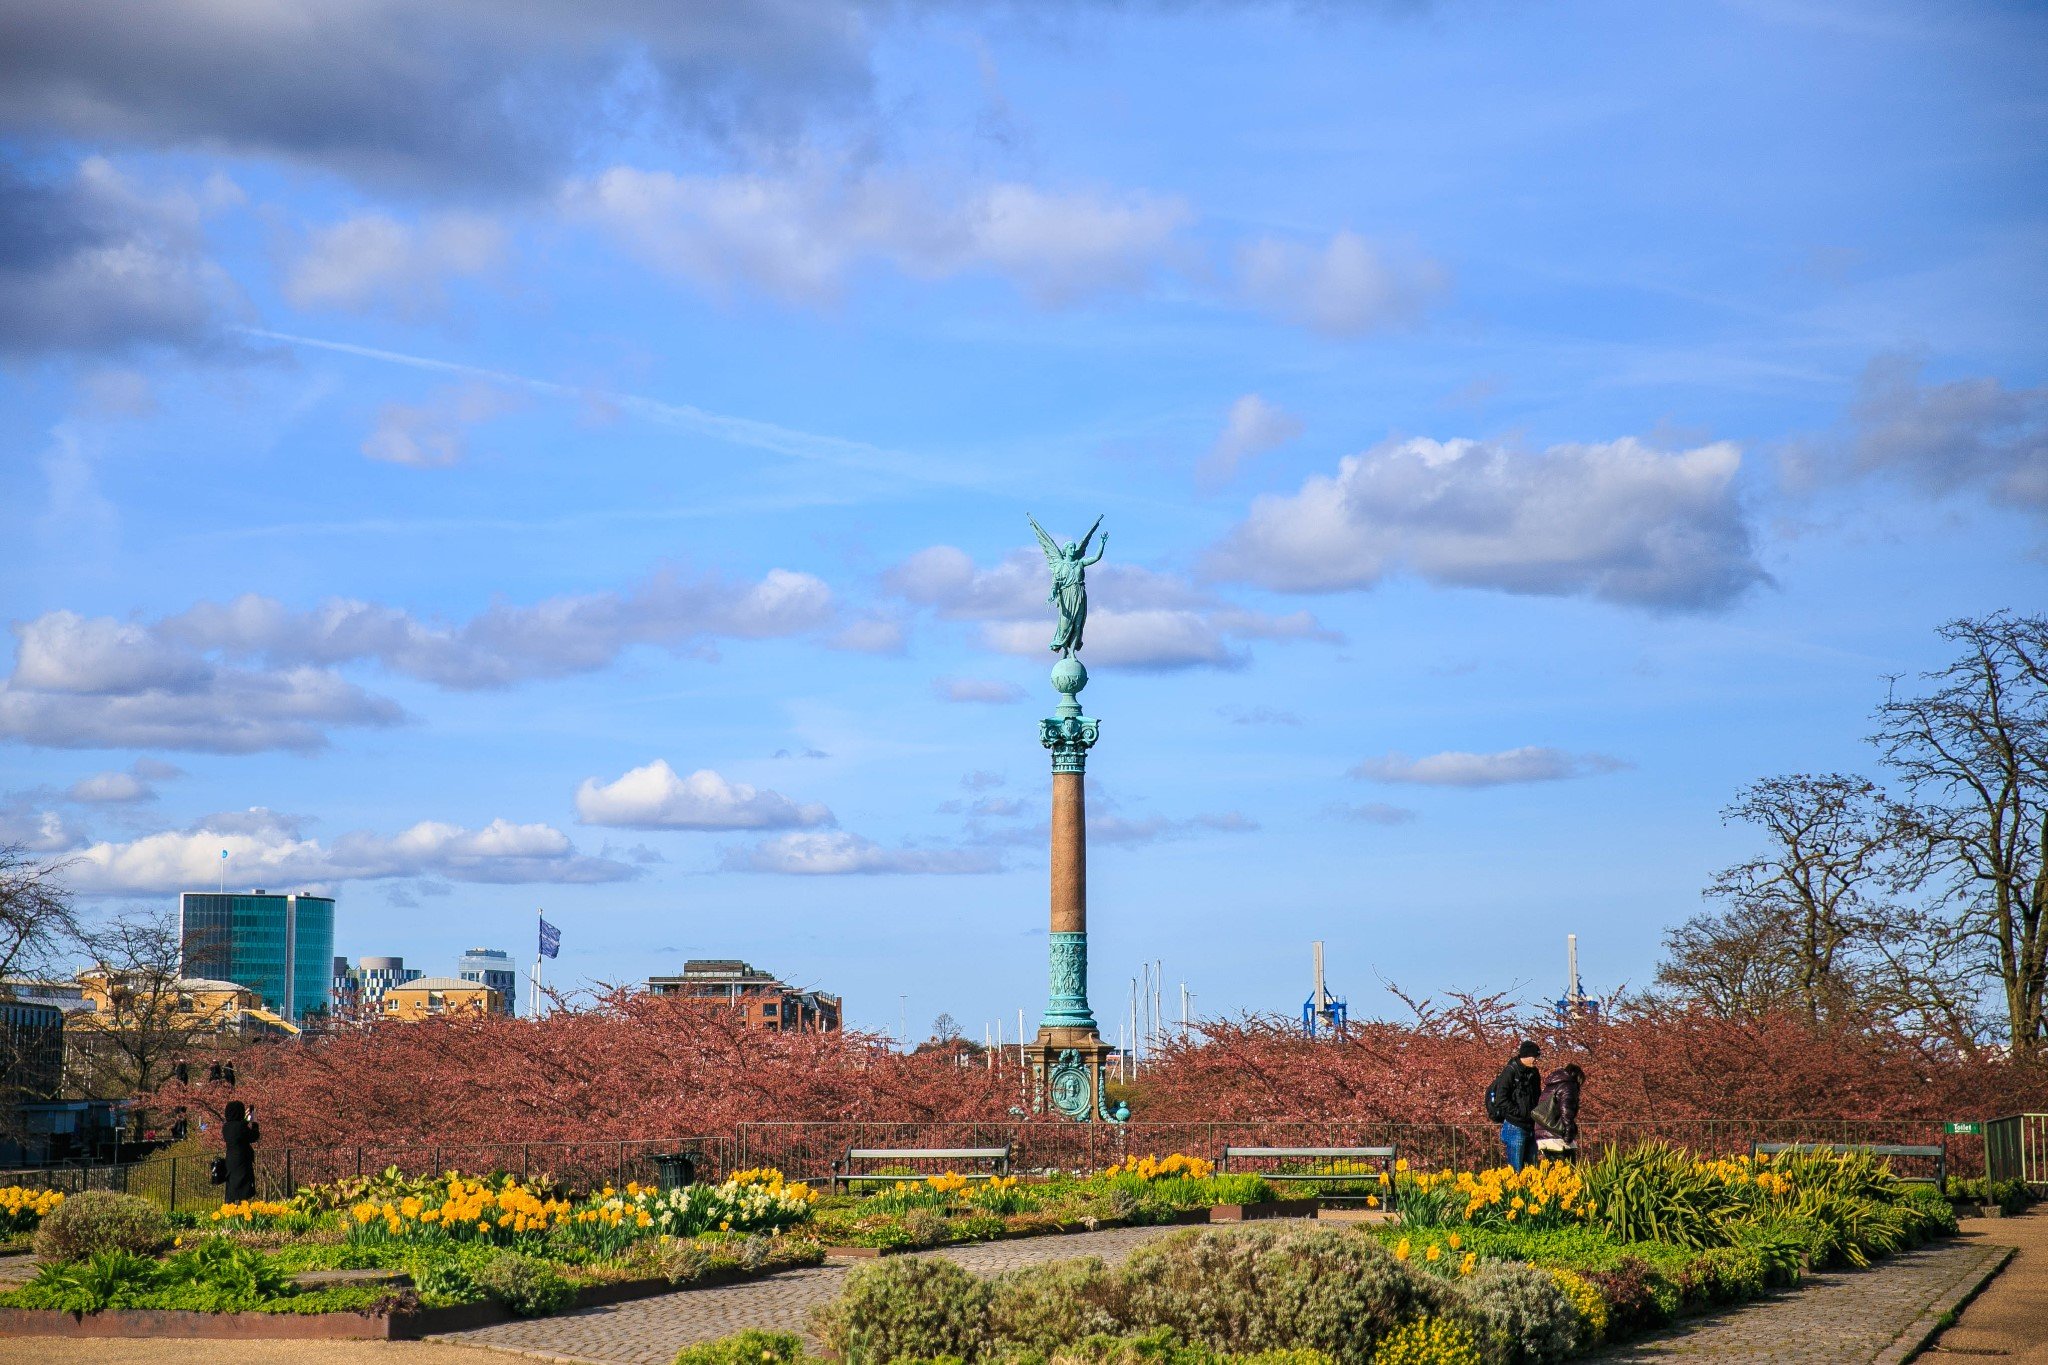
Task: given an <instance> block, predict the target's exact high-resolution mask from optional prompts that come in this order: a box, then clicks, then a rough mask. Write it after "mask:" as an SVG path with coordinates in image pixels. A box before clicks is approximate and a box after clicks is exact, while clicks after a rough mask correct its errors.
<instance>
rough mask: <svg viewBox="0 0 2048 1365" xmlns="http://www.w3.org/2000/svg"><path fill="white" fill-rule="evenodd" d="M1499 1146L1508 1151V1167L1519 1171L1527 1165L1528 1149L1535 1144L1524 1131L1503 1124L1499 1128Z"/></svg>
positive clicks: (1510, 1124) (1508, 1124)
mask: <svg viewBox="0 0 2048 1365" xmlns="http://www.w3.org/2000/svg"><path fill="white" fill-rule="evenodd" d="M1500 1145H1501V1146H1503V1147H1505V1148H1507V1150H1508V1165H1510V1166H1512V1167H1514V1168H1515V1169H1516V1170H1518V1171H1519V1170H1521V1169H1522V1167H1523V1166H1525V1165H1527V1164H1528V1162H1529V1156H1530V1148H1532V1147H1534V1146H1535V1145H1536V1142H1535V1139H1534V1138H1532V1137H1530V1135H1529V1134H1528V1132H1527V1131H1526V1130H1524V1129H1521V1128H1517V1127H1516V1126H1515V1125H1514V1124H1512V1123H1503V1124H1502V1125H1501V1126H1500Z"/></svg>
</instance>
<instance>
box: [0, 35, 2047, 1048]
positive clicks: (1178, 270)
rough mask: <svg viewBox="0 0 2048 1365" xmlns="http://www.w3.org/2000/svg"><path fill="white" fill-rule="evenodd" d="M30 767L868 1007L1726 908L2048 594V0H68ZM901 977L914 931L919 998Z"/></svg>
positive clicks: (1212, 980) (31, 109)
mask: <svg viewBox="0 0 2048 1365" xmlns="http://www.w3.org/2000/svg"><path fill="white" fill-rule="evenodd" d="M5 12H6V13H7V14H8V21H7V23H8V29H9V31H10V34H11V35H12V36H10V40H9V43H8V44H7V47H8V49H9V50H8V52H7V54H6V55H5V56H4V57H0V128H4V130H5V138H6V144H7V157H6V160H5V161H4V163H0V367H4V368H0V395H4V403H0V442H4V447H0V448H4V449H5V451H6V452H7V458H6V460H5V461H4V464H0V611H4V614H5V616H6V618H7V620H8V622H9V624H10V627H11V631H12V634H11V636H10V637H9V644H8V648H9V649H10V651H11V658H10V659H9V660H8V661H7V663H6V665H5V667H6V673H5V676H4V681H0V833H4V835H5V836H6V837H9V838H12V839H14V840H16V841H20V842H25V843H27V844H29V845H30V846H31V847H32V848H34V849H35V850H36V851H38V852H39V853H44V854H48V855H51V856H56V857H67V858H71V859H74V860H75V861H74V862H73V863H72V872H71V875H72V877H73V879H74V882H75V884H76V885H77V886H78V888H79V889H80V891H81V892H82V893H83V894H84V895H85V897H86V898H87V900H88V902H89V903H90V904H91V905H92V906H93V907H94V908H96V909H103V910H108V911H113V910H119V909H123V908H127V907H131V906H162V905H167V904H169V903H170V900H171V896H172V893H174V892H175V891H176V890H178V889H179V888H180V887H183V886H206V885H210V884H211V883H212V879H213V876H214V866H215V864H216V863H217V861H218V857H219V850H220V849H221V848H223V847H227V848H230V849H231V850H232V852H233V855H234V856H233V859H232V861H231V865H230V866H231V870H230V872H229V877H230V879H231V880H232V881H233V882H234V883H236V884H242V885H263V886H267V887H269V888H270V889H283V888H286V887H301V886H317V887H325V888H330V889H332V890H334V892H335V893H336V894H337V895H338V896H339V899H340V912H339V916H338V921H339V926H340V927H339V931H338V933H339V942H338V945H337V946H338V948H339V950H340V951H342V952H344V953H347V954H348V955H350V956H355V955H360V954H365V953H402V954H403V955H404V956H405V957H406V958H407V960H408V962H409V963H410V964H412V965H415V966H420V967H424V968H426V969H428V970H445V969H446V968H447V967H448V965H449V964H450V963H451V962H452V960H453V958H454V957H455V955H456V954H457V953H459V952H460V951H461V950H462V949H463V948H465V947H468V946H472V945H476V944H484V945H489V946H498V947H505V948H508V949H510V950H511V951H513V952H514V954H515V955H516V956H522V957H523V956H525V955H526V954H528V953H529V952H530V946H529V945H530V944H531V941H532V917H533V913H534V911H535V909H536V908H538V907H545V908H546V910H547V912H548V915H549V917H550V918H551V919H553V920H554V921H555V922H557V923H558V924H560V925H561V926H562V928H563V931H564V933H563V943H564V948H563V957H562V959H561V961H560V964H559V968H558V969H557V971H558V975H557V979H558V980H560V981H562V982H564V983H569V982H574V981H578V980H604V981H631V980H637V979H641V978H644V977H645V976H646V975H647V974H649V973H650V972H658V971H669V970H675V969H677V968H679V967H680V964H681V962H682V960H683V959H684V958H685V957H688V956H738V957H745V958H748V959H750V960H752V961H754V962H755V963H757V964H759V965H762V966H765V967H769V968H771V969H773V970H775V971H777V972H780V973H783V974H784V975H785V976H786V977H788V978H789V979H790V980H792V981H796V982H800V983H803V984H816V985H820V986H823V987H825V988H828V989H832V990H837V991H841V992H843V993H844V994H845V996H846V998H847V1001H848V1008H849V1013H850V1015H851V1018H852V1021H853V1022H854V1023H856V1024H858V1025H863V1026H868V1027H874V1028H878V1029H887V1030H893V1029H895V1028H896V1026H897V1023H898V1019H899V1016H900V1015H902V1014H907V1015H908V1017H909V1019H910V1021H911V1028H912V1031H913V1032H914V1033H917V1034H920V1035H921V1034H922V1032H923V1030H924V1029H925V1027H926V1025H927V1023H928V1021H929V1020H930V1019H931V1018H932V1017H933V1016H934V1015H936V1014H938V1013H939V1012H941V1011H946V1012H949V1013H951V1014H953V1015H954V1016H955V1017H956V1018H957V1019H958V1020H959V1021H960V1022H961V1023H962V1024H963V1026H965V1027H966V1028H967V1029H968V1031H969V1032H970V1033H972V1034H975V1035H976V1036H979V1034H980V1032H981V1030H982V1027H983V1026H984V1024H992V1023H993V1021H995V1020H996V1019H998V1018H1002V1019H1006V1020H1008V1021H1009V1022H1008V1023H1007V1024H1006V1026H1005V1027H1006V1029H1007V1030H1008V1031H1010V1032H1011V1033H1012V1034H1014V1030H1015V1018H1016V1011H1017V1010H1018V1009H1020V1008H1021V1009H1024V1010H1026V1011H1027V1013H1028V1014H1029V1015H1030V1017H1031V1019H1032V1020H1033V1021H1034V1022H1035V1018H1036V1012H1037V1010H1038V1008H1039V1006H1040V1005H1041V1003H1042V1001H1043V996H1044V964H1043V953H1044V938H1043V925H1044V918H1045V886H1044V883H1045V869H1044V847H1043V837H1044V836H1043V822H1044V808H1045V804H1046V792H1047V775H1046V773H1047V764H1046V759H1045V756H1044V754H1043V752H1042V750H1040V749H1039V747H1038V745H1037V742H1036V738H1035V729H1036V721H1037V718H1038V717H1039V716H1040V715H1042V714H1045V712H1046V708H1047V707H1048V706H1049V705H1050V704H1051V703H1052V702H1053V700H1054V696H1053V694H1052V692H1051V690H1050V688H1049V686H1048V684H1047V682H1046V671H1047V667H1048V665H1049V663H1050V656H1049V655H1048V654H1047V653H1046V651H1045V649H1044V647H1043V641H1044V639H1045V638H1047V637H1048V636H1049V634H1050V621H1049V616H1048V615H1047V613H1046V609H1045V608H1044V606H1043V603H1042V601H1041V600H1040V599H1041V598H1042V596H1043V586H1042V574H1043V567H1042V563H1039V562H1037V551H1036V549H1035V547H1034V546H1033V542H1032V540H1031V537H1030V534H1029V530H1028V527H1027V526H1026V524H1025V520H1024V517H1025V513H1026V512H1027V511H1029V512H1033V513H1035V514H1036V515H1037V516H1038V517H1039V518H1040V519H1041V520H1042V521H1045V522H1046V523H1047V524H1048V525H1049V526H1051V527H1052V528H1053V529H1055V530H1056V531H1059V532H1061V533H1063V534H1067V535H1073V534H1078V532H1079V531H1080V530H1081V529H1083V528H1084V527H1085V526H1086V525H1087V523H1088V522H1089V521H1091V520H1092V519H1093V518H1094V517H1095V516H1096V515H1097V514H1102V515H1104V516H1105V517H1106V521H1105V525H1106V527H1107V528H1108V529H1109V531H1110V550H1109V558H1108V559H1107V560H1106V561H1105V562H1104V564H1103V565H1102V566H1101V567H1100V568H1099V569H1097V570H1095V571H1093V572H1092V573H1091V580H1090V581H1091V588H1092V599H1091V600H1092V604H1093V615H1092V616H1091V619H1090V626H1089V634H1088V648H1087V650H1086V652H1085V655H1084V657H1085V658H1086V660H1087V662H1088V664H1089V666H1090V668H1091V671H1092V674H1093V679H1094V680H1093V682H1092V684H1091V686H1090V688H1089V690H1088V692H1087V693H1086V696H1085V700H1086V702H1087V704H1088V708H1089V711H1090V713H1091V714H1094V715H1096V716H1099V717H1100V718H1101V719H1102V721H1103V740H1102V742H1101V744H1100V746H1099V747H1098V748H1097V750H1096V752H1095V756H1094V760H1093V764H1092V771H1091V774H1090V781H1091V803H1092V805H1091V815H1092V817H1093V819H1094V834H1095V842H1094V846H1093V849H1092V862H1091V876H1092V882H1091V900H1092V905H1091V909H1092V923H1093V928H1094V935H1093V943H1094V948H1093V952H1094V995H1095V999H1096V1004H1097V1008H1098V1012H1099V1013H1101V1014H1103V1015H1105V1016H1108V1017H1110V1018H1114V1017H1116V1016H1117V1015H1118V1014H1120V1012H1121V1009H1122V1004H1121V1002H1122V1001H1123V999H1124V998H1125V995H1126V992H1127V990H1128V985H1127V982H1128V978H1129V977H1130V976H1131V975H1133V974H1134V973H1135V971H1136V970H1137V964H1138V963H1139V962H1140V961H1143V960H1149V959H1153V958H1159V959H1163V960H1164V962H1165V964H1166V975H1167V978H1168V980H1169V982H1177V981H1179V980H1182V979H1185V980H1186V981H1187V982H1188V983H1189V985H1190V987H1191V989H1192V990H1193V991H1194V992H1195V993H1196V1001H1197V1008H1198V1009H1199V1010H1201V1011H1203V1012H1222V1011H1234V1010H1240V1009H1283V1010H1292V1009H1295V1008H1298V1002H1299V1000H1300V999H1301V997H1302V995H1303V994H1304V993H1305V991H1306V986H1307V980H1306V978H1307V971H1308V944H1309V941H1310V940H1311V939H1315V938H1322V939H1324V940H1326V941H1327V942H1328V944H1329V954H1330V971H1331V976H1332V981H1333V984H1334V985H1335V986H1336V987H1337V988H1338V989H1339V990H1341V991H1344V992H1346V993H1348V994H1349V995H1350V997H1351V999H1352V1001H1353V1004H1354V1008H1356V1009H1358V1010H1360V1011H1367V1012H1369V1011H1377V1010H1379V1009H1382V1008H1384V1006H1385V1004H1386V1003H1389V997H1387V996H1386V995H1385V994H1384V993H1383V992H1382V990H1381V988H1380V981H1381V980H1386V981H1392V982H1397V983H1399V984H1401V985H1402V986H1404V987H1406V988H1408V989H1410V990H1413V991H1419V992H1432V991H1443V990H1447V989H1455V988H1475V989H1504V988H1512V989H1515V990H1517V991H1519V992H1521V993H1523V994H1525V995H1527V996H1528V997H1530V998H1537V997H1540V996H1543V995H1545V994H1551V993H1554V992H1555V990H1556V988H1557V986H1558V985H1559V984H1560V983H1559V978H1560V977H1561V975H1562V958H1563V936H1564V934H1565V933H1567V932H1576V933H1578V934H1579V935H1580V936H1581V941H1582V945H1583V960H1584V968H1585V972H1586V976H1587V980H1588V985H1589V986H1590V987H1592V988H1594V989H1600V990H1606V989H1613V988H1615V987H1617V986H1620V985H1622V984H1624V983H1632V984H1638V985H1640V984H1643V983H1645V982H1646V981H1647V980H1648V978H1649V977H1650V975H1651V973H1652V971H1653V969H1654V964H1655V961H1656V956H1657V950H1658V944H1659V940H1660V937H1661V935H1662V933H1663V931H1664V930H1665V929H1666V928H1667V927H1668V926H1670V925H1672V924H1674V923H1675V922H1677V921H1678V920H1680V919H1682V918H1684V917H1686V916H1687V915H1690V914H1692V913H1694V912H1696V911H1697V910H1698V909H1699V907H1700V899H1699V890H1700V887H1701V886H1702V885H1703V884H1704V883H1705V881H1706V880H1707V879H1708V877H1709V876H1710V874H1711V873H1712V872H1713V870H1714V869H1716V868H1718V867H1720V866H1722V865H1723V864H1725V863H1727V862H1729V861H1731V860H1733V859H1735V858H1736V857H1738V856H1740V855H1741V854H1742V853H1743V851H1744V850H1745V849H1746V847H1747V846H1748V844H1747V841H1746V838H1745V836H1744V834H1743V833H1742V832H1741V831H1739V830H1729V829H1724V828H1723V827H1722V826H1721V824H1720V822H1719V819H1718V816H1717V812H1718V810H1719V809H1720V808H1721V806H1723V805H1724V804H1725V803H1726V802H1727V801H1728V800H1729V799H1730V798H1731V797H1732V796H1733V795H1734V793H1735V792H1736V791H1737V789H1738V788H1739V787H1740V786H1741V785H1742V784H1744V783H1745V782H1748V781H1751V780H1753V779H1756V778H1759V777H1762V776H1766V775H1770V774H1774V773H1782V772H1793V771H1820V770H1829V769H1856V770H1868V769H1869V767H1870V755H1869V752H1868V750H1867V749H1866V748H1865V746H1863V744H1862V743H1861V740H1860V737H1861V736H1862V735H1863V734H1864V733H1865V732H1866V731H1867V730H1868V728H1869V713H1870V710H1871V708H1872V706H1873V705H1874V704H1875V703H1876V702H1877V701H1878V700H1879V699H1880V698H1881V696H1882V694H1883V690H1884V687H1885V686H1886V682H1885V680H1886V678H1887V677H1889V676H1891V675H1896V674H1911V673H1913V672H1915V671H1916V670H1920V669H1923V668H1927V667H1930V666H1933V665H1935V664H1937V663H1939V662H1941V661H1942V656H1941V652H1940V647H1939V643H1938V641H1936V640H1935V638H1934V636H1933V630H1934V627H1936V626H1937V625H1938V624H1939V623H1941V622H1942V621H1944V620H1947V619H1949V618H1952V617H1954V616H1957V615H1962V614H1971V613H1978V612H1984V611H1990V610H1994V609H1997V608H2000V607H2017V608H2023V609H2028V608H2038V606H2039V604H2040V603H2041V602H2042V601H2043V600H2048V566H2044V556H2043V549H2044V538H2043V530H2044V520H2048V434H2044V432H2048V373H2044V369H2048V366H2044V359H2048V355H2044V345H2043V340H2042V327H2041V322H2040V319H2041V318H2042V317H2043V316H2048V205H2044V202H2043V199H2044V196H2043V186H2044V185H2048V176H2044V169H2048V165H2044V163H2048V136H2044V133H2048V87H2044V82H2043V79H2042V76H2041V73H2042V71H2044V70H2048V61H2044V58H2048V15H2044V14H2043V13H2042V12H2041V11H2040V10H2039V9H2038V8H2037V7H2032V6H2023V5H1994V4H1965V5H1959V6H1953V7H1945V8H1944V9H1943V10H1942V12H1941V13H1940V14H1939V15H1935V14H1933V13H1931V12H1930V11H1929V10H1928V9H1927V8H1926V7H1924V6H1918V5H1906V4H1899V5H1889V4H1878V3H1873V4H1865V5H1830V4H1825V3H1818V2H1816V3H1768V2H1767V0H1753V2H1749V3H1724V4H1680V5H1665V6H1653V7H1647V8H1646V7H1643V6H1639V5H1622V4H1612V5H1592V4H1560V5H1543V6H1534V5H1528V6H1523V5H1510V4H1495V3H1446V4H1439V5H1427V4H1412V5H1411V4H1382V5H1363V4H1361V5H1356V6H1324V5H1301V6H1289V5H1279V4H1230V3H1221V2H1220V0H1219V3H1213V4H1205V5H1197V6H1183V5H1151V4H1128V5H1095V4H1087V3H1081V0H1074V2H1073V3H1067V4H1061V5H1057V6H1051V7H1045V6H1030V7H1026V6H1005V5H965V4H948V3H939V2H938V0H931V2H930V3H922V4H879V3H878V4H865V3H851V2H848V3H831V2H830V0H819V3H816V4H811V5H804V6H788V5H783V4H779V3H772V2H771V0H727V2H726V3H722V4H718V5H712V6H698V7H691V8H690V10H689V11H687V12H686V13H685V14H683V15H678V14H677V13H675V12H673V11H671V10H670V9H669V8H667V7H660V6H654V5H643V4H639V3H634V2H633V0H613V3H607V4H593V5H585V6H580V7H577V8H576V11H575V13H574V14H573V15H571V14H569V13H568V12H566V11H565V10H564V9H562V8H561V7H556V6H549V5H543V4H539V3H531V4H523V3H522V4H502V3H500V4H488V5H487V4H484V3H481V0H478V2H477V3H468V2H467V0H462V2H459V3H450V4H445V5H441V6H436V7H433V8H432V9H431V10H430V11H421V10H419V9H418V8H417V7H411V6H402V5H397V4H385V3H372V2H371V0H318V2H317V3H313V4H309V5H298V6H291V7H283V6H272V5H247V6H237V7H218V6H205V7H198V6H189V5H178V4H172V3H165V2H163V0H158V2H157V3H150V4H145V5H141V6H136V7H133V9H132V12H131V13H130V15H129V16H128V18H127V21H126V22H125V24H124V26H123V27H122V28H121V30H120V31H118V32H113V33H108V32H102V31H100V30H101V29H103V28H104V27H105V26H104V25H98V24H95V23H92V22H89V16H83V15H81V14H79V13H76V12H74V11H73V9H72V8H71V7H69V6H64V5H60V4H56V3H50V2H47V0H12V3H8V4H6V5H5ZM902 997H907V1000H905V999H903V998H902Z"/></svg>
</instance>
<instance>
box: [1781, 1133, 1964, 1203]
mask: <svg viewBox="0 0 2048 1365" xmlns="http://www.w3.org/2000/svg"><path fill="white" fill-rule="evenodd" d="M1777 1152H1866V1153H1868V1154H1869V1155H1871V1156H1912V1157H1929V1158H1932V1159H1933V1161H1934V1174H1933V1175H1931V1176H1927V1175H1902V1176H1900V1177H1899V1179H1901V1180H1910V1181H1916V1182H1919V1183H1921V1184H1926V1185H1932V1186H1934V1188H1935V1189H1936V1190H1938V1191H1940V1192H1941V1193H1942V1194H1947V1193H1948V1146H1947V1144H1946V1143H1940V1144H1936V1143H1930V1144H1928V1145H1926V1146H1918V1145H1914V1144H1911V1143H1891V1142H1752V1143H1750V1144H1749V1154H1750V1156H1752V1157H1758V1156H1770V1155H1772V1154H1774V1153H1777Z"/></svg>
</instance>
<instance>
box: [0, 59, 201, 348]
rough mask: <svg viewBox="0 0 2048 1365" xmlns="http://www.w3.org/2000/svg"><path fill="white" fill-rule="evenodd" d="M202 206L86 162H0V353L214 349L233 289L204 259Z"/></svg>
mask: <svg viewBox="0 0 2048 1365" xmlns="http://www.w3.org/2000/svg"><path fill="white" fill-rule="evenodd" d="M5 50H7V44H6V43H0V51H5ZM6 82H7V76H6V75H5V74H4V73H0V89H4V87H5V85H6ZM0 98H4V97H0ZM201 212H202V205H201V204H200V202H199V201H197V200H195V199H193V198H191V197H189V196H186V195H182V194H169V195H165V196H162V197H151V196H149V195H147V194H144V193H142V192H140V191H138V190H137V189H136V188H135V187H134V186H133V185H131V184H130V183H129V182H128V181H127V180H126V179H124V178H123V177H122V176H121V174H120V173H119V172H118V171H116V170H115V169H114V168H113V166H111V165H110V164H108V163H107V162H105V161H103V160H100V159H97V158H93V159H89V160H87V161H86V162H84V163H83V164H81V165H80V166H79V168H78V170H77V172H76V173H75V174H74V175H73V176H72V177H71V178H69V179H67V180H61V181H51V180H34V179H29V178H27V177H24V176H23V175H21V174H20V173H19V172H18V171H16V170H14V169H11V168H9V167H6V166H4V165H0V358H16V359H21V358H29V357H35V356H41V355H49V354H74V355H101V354H112V353H119V352H125V351H132V350H137V349H143V348H150V347H165V348H170V349H175V350H184V351H195V350H212V349H218V348H220V347H222V346H224V345H225V344H226V342H225V341H224V335H225V334H224V333H223V331H222V321H223V319H224V318H225V317H226V316H227V315H228V313H229V312H230V310H232V309H233V308H234V307H235V306H236V304H237V303H238V301H239V295H238V294H237V293H236V291H235V290H234V288H233V286H232V285H231V284H230V283H229V282H228V280H227V277H226V276H225V275H224V274H223V273H222V272H221V271H220V270H219V269H218V268H217V267H215V266H214V265H213V264H212V263H211V262H210V261H208V260H207V259H206V256H205V254H204V250H203V244H202V242H201V239H200V233H199V220H200V215H201Z"/></svg>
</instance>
